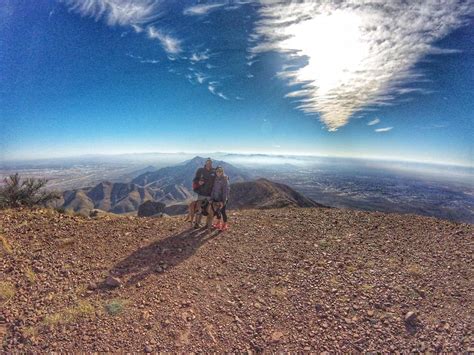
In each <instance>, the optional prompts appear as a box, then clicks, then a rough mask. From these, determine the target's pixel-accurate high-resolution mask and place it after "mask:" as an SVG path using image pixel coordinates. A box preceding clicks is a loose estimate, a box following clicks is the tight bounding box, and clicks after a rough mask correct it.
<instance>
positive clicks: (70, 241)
mask: <svg viewBox="0 0 474 355" xmlns="http://www.w3.org/2000/svg"><path fill="white" fill-rule="evenodd" d="M57 243H58V247H59V248H67V247H70V246H72V245H74V238H61V239H58V240H57Z"/></svg>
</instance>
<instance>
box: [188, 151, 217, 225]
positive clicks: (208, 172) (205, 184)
mask: <svg viewBox="0 0 474 355" xmlns="http://www.w3.org/2000/svg"><path fill="white" fill-rule="evenodd" d="M215 178H216V172H215V169H214V168H213V167H212V160H211V158H208V159H207V160H206V164H205V165H204V167H202V168H199V169H197V170H196V174H194V179H193V191H194V192H196V193H197V194H198V197H197V201H200V204H201V206H200V207H201V208H200V211H199V212H198V213H197V219H196V223H195V225H194V227H195V228H198V227H199V226H200V223H201V218H202V212H203V211H205V210H206V209H207V206H208V203H209V200H210V198H211V193H212V186H213V185H214V179H215Z"/></svg>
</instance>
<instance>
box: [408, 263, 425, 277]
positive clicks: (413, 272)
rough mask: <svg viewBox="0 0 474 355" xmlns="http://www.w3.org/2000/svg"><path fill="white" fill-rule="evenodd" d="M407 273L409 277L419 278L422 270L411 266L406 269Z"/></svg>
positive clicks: (415, 265)
mask: <svg viewBox="0 0 474 355" xmlns="http://www.w3.org/2000/svg"><path fill="white" fill-rule="evenodd" d="M407 272H408V274H409V275H410V276H413V277H420V276H421V275H422V274H423V269H422V268H421V267H420V266H419V265H417V264H411V265H410V266H408V267H407Z"/></svg>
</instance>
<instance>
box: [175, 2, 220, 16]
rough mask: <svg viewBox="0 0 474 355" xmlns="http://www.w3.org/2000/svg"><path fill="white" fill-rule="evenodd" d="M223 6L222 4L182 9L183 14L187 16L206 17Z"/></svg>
mask: <svg viewBox="0 0 474 355" xmlns="http://www.w3.org/2000/svg"><path fill="white" fill-rule="evenodd" d="M222 6H224V4H200V5H194V6H190V7H187V8H185V9H184V11H183V14H184V15H187V16H203V15H207V14H209V13H210V12H212V11H214V10H217V9H218V8H220V7H222Z"/></svg>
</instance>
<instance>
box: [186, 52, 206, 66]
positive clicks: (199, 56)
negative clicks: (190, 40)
mask: <svg viewBox="0 0 474 355" xmlns="http://www.w3.org/2000/svg"><path fill="white" fill-rule="evenodd" d="M209 58H210V56H209V54H208V52H207V51H206V52H202V53H197V52H194V53H193V54H192V55H191V57H189V60H190V61H191V62H193V63H195V62H201V61H204V60H208V59H209Z"/></svg>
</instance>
